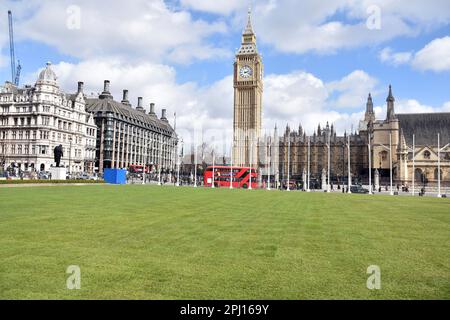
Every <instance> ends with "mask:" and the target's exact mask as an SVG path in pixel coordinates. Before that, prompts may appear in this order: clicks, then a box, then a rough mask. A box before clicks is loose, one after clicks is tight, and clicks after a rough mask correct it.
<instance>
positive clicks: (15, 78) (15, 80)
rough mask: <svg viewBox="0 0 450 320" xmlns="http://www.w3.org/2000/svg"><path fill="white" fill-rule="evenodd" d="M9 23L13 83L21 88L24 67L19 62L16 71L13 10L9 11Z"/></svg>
mask: <svg viewBox="0 0 450 320" xmlns="http://www.w3.org/2000/svg"><path fill="white" fill-rule="evenodd" d="M8 21H9V50H10V59H11V82H12V83H14V84H15V85H16V86H19V82H20V71H21V70H22V66H21V65H20V61H18V63H17V69H16V55H15V53H14V31H13V18H12V12H11V10H8Z"/></svg>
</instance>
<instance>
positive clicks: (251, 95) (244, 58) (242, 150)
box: [233, 10, 264, 168]
mask: <svg viewBox="0 0 450 320" xmlns="http://www.w3.org/2000/svg"><path fill="white" fill-rule="evenodd" d="M263 70H264V66H263V63H262V60H261V56H260V55H259V53H258V49H257V46H256V35H255V33H254V32H253V27H252V21H251V12H250V10H249V12H248V23H247V27H246V28H245V30H244V33H243V34H242V45H241V48H240V49H239V51H238V52H237V53H236V59H235V62H234V122H233V131H234V132H233V143H234V147H233V164H234V165H237V166H251V167H254V168H257V166H258V163H259V159H258V141H259V138H260V134H261V127H262V94H263Z"/></svg>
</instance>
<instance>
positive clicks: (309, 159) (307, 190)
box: [306, 136, 311, 192]
mask: <svg viewBox="0 0 450 320" xmlns="http://www.w3.org/2000/svg"><path fill="white" fill-rule="evenodd" d="M310 180H311V137H310V136H308V181H307V188H306V192H311V189H310Z"/></svg>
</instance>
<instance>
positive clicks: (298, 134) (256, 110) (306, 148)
mask: <svg viewBox="0 0 450 320" xmlns="http://www.w3.org/2000/svg"><path fill="white" fill-rule="evenodd" d="M263 72H264V65H263V62H262V58H261V55H260V54H259V52H258V48H257V41H256V35H255V32H254V31H253V26H252V21H251V13H250V11H249V16H248V23H247V26H246V28H245V30H244V32H243V35H242V44H241V47H240V49H239V50H238V52H237V53H236V58H235V63H234V118H233V131H234V132H233V148H232V150H233V154H232V162H233V165H235V166H250V167H252V168H255V169H258V170H259V171H260V174H261V176H262V177H268V176H269V175H270V177H271V178H272V179H273V180H272V181H274V182H275V181H276V182H283V181H287V180H292V181H304V180H305V172H306V171H307V170H308V168H309V171H310V177H311V180H312V181H318V183H320V181H323V176H324V172H325V170H327V168H328V161H330V170H331V174H330V180H331V181H329V182H328V183H329V184H333V183H337V184H342V183H346V179H348V176H349V173H350V176H351V177H352V181H353V182H354V183H355V182H361V183H366V184H367V183H368V181H369V170H370V169H369V168H371V170H372V174H373V175H379V177H380V182H379V183H380V184H383V185H385V184H387V181H389V180H390V174H391V168H392V175H393V180H394V182H395V184H398V185H406V186H408V185H411V184H412V181H413V177H414V181H415V183H416V185H429V184H431V185H432V184H435V183H437V181H438V179H439V178H440V179H441V182H442V183H443V184H444V185H446V186H447V187H448V186H450V145H449V143H450V113H425V114H397V113H396V112H395V97H394V94H393V89H392V87H391V86H389V90H388V94H387V98H386V104H387V113H386V116H385V118H384V119H376V117H375V112H374V102H373V98H372V96H371V95H370V94H369V95H368V98H367V102H366V112H365V116H364V119H362V120H361V121H360V124H359V127H358V130H357V131H356V132H349V133H348V134H347V133H346V134H344V135H343V136H339V135H337V133H336V131H335V129H334V127H333V124H329V123H327V124H326V126H325V127H321V126H320V125H318V127H317V131H316V132H314V134H313V135H312V136H307V135H306V133H305V131H304V130H303V128H302V126H301V125H299V126H298V128H290V127H289V126H286V128H285V129H284V130H283V132H279V130H278V128H276V127H275V129H274V132H273V135H272V134H271V135H270V136H262V135H261V131H262V125H263V119H262V114H263V89H264V86H263V74H264V73H263ZM329 159H330V160H329ZM369 159H370V161H371V163H370V164H369ZM349 162H350V163H349ZM349 168H350V172H349ZM438 168H440V172H439V170H438ZM439 174H440V177H439ZM372 181H373V180H372Z"/></svg>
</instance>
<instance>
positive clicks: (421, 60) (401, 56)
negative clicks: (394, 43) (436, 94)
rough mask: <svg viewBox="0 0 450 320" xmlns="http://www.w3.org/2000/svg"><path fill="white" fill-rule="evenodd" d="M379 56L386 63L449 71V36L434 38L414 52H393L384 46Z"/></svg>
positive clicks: (419, 68) (423, 69)
mask: <svg viewBox="0 0 450 320" xmlns="http://www.w3.org/2000/svg"><path fill="white" fill-rule="evenodd" d="M379 58H380V60H381V61H382V62H385V63H387V64H391V65H395V66H398V65H401V64H409V65H411V66H412V67H413V68H415V69H417V70H421V71H434V72H443V71H450V37H444V38H438V39H434V40H433V41H431V42H430V43H428V44H427V45H426V46H425V47H424V48H422V49H421V50H419V51H418V52H416V53H413V52H394V51H393V50H392V49H391V48H384V49H383V50H382V51H381V52H380V54H379Z"/></svg>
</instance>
